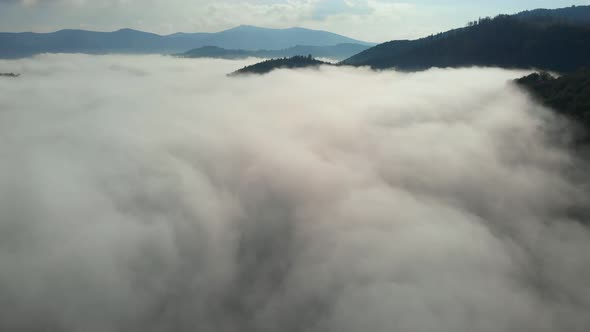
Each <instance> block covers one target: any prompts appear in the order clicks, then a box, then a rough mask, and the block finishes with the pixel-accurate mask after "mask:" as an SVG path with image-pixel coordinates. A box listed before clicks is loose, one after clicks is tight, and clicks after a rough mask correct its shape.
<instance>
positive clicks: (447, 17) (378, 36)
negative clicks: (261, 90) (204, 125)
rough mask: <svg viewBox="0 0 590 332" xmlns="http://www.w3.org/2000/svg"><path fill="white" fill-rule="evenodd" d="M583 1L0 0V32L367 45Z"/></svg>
mask: <svg viewBox="0 0 590 332" xmlns="http://www.w3.org/2000/svg"><path fill="white" fill-rule="evenodd" d="M588 4H590V0H585V1H580V0H565V1H564V0H519V1H513V0H495V1H489V0H485V1H484V0H449V1H441V0H406V1H396V0H247V1H241V0H215V1H211V0H100V1H96V0H0V31H6V32H21V31H34V32H50V31H56V30H60V29H87V30H97V31H113V30H118V29H121V28H133V29H138V30H143V31H149V32H155V33H158V34H169V33H174V32H179V31H182V32H216V31H221V30H224V29H229V28H232V27H235V26H238V25H241V24H247V25H256V26H262V27H269V28H288V27H294V26H299V27H305V28H311V29H320V30H328V31H332V32H335V33H339V34H343V35H347V36H350V37H353V38H357V39H362V40H365V41H371V42H382V41H387V40H392V39H405V38H417V37H421V36H424V35H428V34H431V33H436V32H440V31H444V30H448V29H451V28H455V27H458V26H463V25H464V24H465V23H466V22H468V21H470V20H472V19H474V18H477V17H480V16H493V15H497V14H501V13H514V12H518V11H521V10H525V9H534V8H558V7H567V6H571V5H588Z"/></svg>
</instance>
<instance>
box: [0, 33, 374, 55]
mask: <svg viewBox="0 0 590 332" xmlns="http://www.w3.org/2000/svg"><path fill="white" fill-rule="evenodd" d="M341 43H354V44H361V45H368V46H372V45H374V44H372V43H368V42H364V41H360V40H356V39H352V38H349V37H346V36H343V35H339V34H336V33H332V32H329V31H323V30H312V29H306V28H300V27H294V28H286V29H271V28H263V27H254V26H238V27H235V28H232V29H227V30H223V31H220V32H213V33H209V32H195V33H186V32H176V33H173V34H168V35H159V34H155V33H151V32H145V31H140V30H134V29H129V28H123V29H119V30H115V31H110V32H103V31H89V30H81V29H62V30H58V31H55V32H46V33H36V32H0V58H22V57H28V56H32V55H36V54H41V53H88V54H105V53H120V54H172V53H178V52H185V51H188V50H191V49H194V48H198V47H203V46H208V45H209V46H217V47H222V48H232V49H245V50H250V51H255V50H259V49H267V50H280V49H285V48H289V47H293V46H295V45H301V44H305V45H310V46H332V45H336V44H341Z"/></svg>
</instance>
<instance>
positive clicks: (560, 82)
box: [516, 68, 590, 129]
mask: <svg viewBox="0 0 590 332" xmlns="http://www.w3.org/2000/svg"><path fill="white" fill-rule="evenodd" d="M516 83H517V84H518V85H519V86H521V87H524V88H525V89H527V90H528V91H530V92H531V94H532V95H533V96H534V97H535V98H536V99H538V100H539V101H540V102H541V103H542V104H544V105H546V106H547V107H551V108H552V109H554V110H555V111H556V112H558V113H560V114H563V115H565V116H567V117H569V118H571V119H573V120H575V122H577V123H580V124H582V125H584V126H585V127H586V128H587V129H590V68H583V69H579V70H577V71H575V72H573V73H569V74H566V75H563V76H560V77H555V76H553V75H551V74H550V73H547V72H540V73H534V74H531V75H528V76H526V77H523V78H520V79H518V80H516Z"/></svg>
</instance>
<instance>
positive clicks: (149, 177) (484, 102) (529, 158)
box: [0, 55, 590, 332]
mask: <svg viewBox="0 0 590 332" xmlns="http://www.w3.org/2000/svg"><path fill="white" fill-rule="evenodd" d="M247 63H248V61H224V60H191V59H176V58H172V57H159V56H86V55H43V56H38V57H35V58H32V59H23V60H15V61H1V62H0V72H19V73H21V74H22V75H21V77H19V78H4V79H2V78H0V91H1V93H0V137H1V139H0V160H1V162H0V330H2V331H27V332H31V331H32V332H37V331H43V332H48V331H55V332H62V331H63V332H105V331H121V332H140V331H141V332H159V331H174V332H185V331H205V332H209V331H211V332H238V331H240V332H249V331H252V332H254V331H256V332H275V331H276V332H300V331H306V332H320V331H322V332H324V331H326V332H330V331H332V332H359V331H369V332H385V331H387V332H391V331H395V332H435V331H436V332H473V331H478V332H521V331H546V332H553V331H555V332H558V331H559V332H563V331H568V332H570V331H576V332H577V331H579V332H586V331H588V329H589V327H590V315H588V312H589V310H590V232H589V229H588V227H587V226H586V225H587V223H588V221H589V220H588V219H589V218H588V215H589V213H588V209H589V207H588V206H587V202H588V188H587V182H585V181H584V176H583V174H579V173H580V170H583V169H584V168H585V167H586V165H584V162H583V161H581V160H578V158H577V157H576V155H575V154H573V153H571V152H569V151H568V149H567V148H566V145H567V142H568V140H570V139H571V137H569V136H571V135H569V134H566V133H569V132H571V130H569V124H568V123H566V122H565V121H564V120H563V119H558V118H555V117H554V116H553V115H551V113H550V112H548V110H546V109H544V108H543V107H541V106H538V105H537V104H536V103H535V102H534V101H532V100H531V99H530V98H529V97H528V96H527V94H526V93H524V92H522V91H520V90H518V89H517V88H516V87H515V86H513V84H512V83H510V81H511V80H512V79H514V78H517V77H520V76H522V75H524V74H526V73H525V72H517V71H506V70H500V69H481V68H473V69H453V70H443V69H433V70H429V71H425V72H420V73H399V72H394V71H383V72H372V71H370V70H368V69H363V68H360V69H353V68H343V67H325V68H321V69H319V70H298V71H291V70H282V71H275V72H273V73H271V74H268V75H264V76H246V77H227V76H226V75H225V74H227V73H229V72H231V71H233V70H235V69H238V68H241V67H242V66H244V65H245V64H247ZM586 169H587V168H586ZM586 176H587V175H586Z"/></svg>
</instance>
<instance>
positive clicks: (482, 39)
mask: <svg viewBox="0 0 590 332" xmlns="http://www.w3.org/2000/svg"><path fill="white" fill-rule="evenodd" d="M589 7H590V6H581V7H572V8H567V11H565V12H567V14H568V17H578V16H576V15H577V13H585V12H586V11H587V10H588V8H589ZM564 10H565V9H562V10H554V11H552V10H547V11H542V13H544V14H543V15H542V16H540V15H536V14H523V13H521V14H517V15H514V16H508V15H500V16H498V17H496V18H494V19H491V18H485V19H480V20H479V21H477V22H470V23H469V24H468V26H467V27H465V28H459V29H455V30H451V31H448V32H445V33H441V34H438V35H432V36H429V37H426V38H422V39H418V40H400V41H391V42H387V43H383V44H380V45H377V46H375V47H372V48H369V49H367V50H365V51H363V52H361V53H359V54H357V55H354V56H352V57H350V58H348V59H346V60H344V61H343V62H342V64H346V65H353V66H370V67H373V68H377V69H383V68H392V67H395V68H398V69H401V70H421V69H427V68H430V67H461V66H498V67H504V68H539V69H545V70H556V71H564V72H565V71H572V70H575V69H576V68H578V67H580V66H583V65H587V64H590V24H586V23H585V22H584V20H566V21H564V20H561V19H559V18H560V17H561V15H565V14H564ZM534 13H541V12H534ZM553 13H555V15H556V16H552V14H553Z"/></svg>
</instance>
